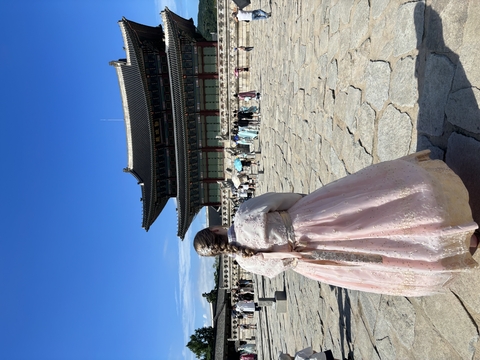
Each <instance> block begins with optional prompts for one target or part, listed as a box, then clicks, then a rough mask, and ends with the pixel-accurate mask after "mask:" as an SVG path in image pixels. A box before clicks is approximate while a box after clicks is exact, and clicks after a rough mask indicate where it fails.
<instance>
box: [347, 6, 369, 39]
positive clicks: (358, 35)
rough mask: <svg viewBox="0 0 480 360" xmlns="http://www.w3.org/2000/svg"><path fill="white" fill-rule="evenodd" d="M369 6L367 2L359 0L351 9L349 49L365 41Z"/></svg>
mask: <svg viewBox="0 0 480 360" xmlns="http://www.w3.org/2000/svg"><path fill="white" fill-rule="evenodd" d="M369 16H370V6H369V4H368V0H360V1H359V2H358V3H357V4H356V5H355V7H354V9H353V15H352V29H353V30H352V33H351V35H352V36H351V39H350V47H351V48H356V47H358V46H360V45H361V44H362V43H363V41H365V39H366V37H367V32H368V24H369Z"/></svg>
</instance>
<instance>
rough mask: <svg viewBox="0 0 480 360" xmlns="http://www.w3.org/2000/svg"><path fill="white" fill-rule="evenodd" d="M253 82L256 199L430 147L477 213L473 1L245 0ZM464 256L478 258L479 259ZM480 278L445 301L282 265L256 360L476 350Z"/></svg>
mask: <svg viewBox="0 0 480 360" xmlns="http://www.w3.org/2000/svg"><path fill="white" fill-rule="evenodd" d="M256 8H262V9H264V10H265V11H268V12H269V11H271V12H272V18H271V19H268V20H266V21H253V22H251V23H249V24H248V26H249V27H250V33H249V37H250V43H249V44H241V45H253V46H255V50H254V51H252V52H251V53H249V54H248V56H249V57H250V59H249V61H250V63H249V64H250V69H251V70H250V83H251V85H250V86H251V87H252V88H256V89H258V90H259V91H261V93H262V104H261V112H262V126H261V133H260V136H261V138H260V145H261V152H262V154H261V155H262V158H261V166H262V167H263V171H264V176H263V181H262V182H261V183H260V184H259V188H258V193H262V192H267V191H287V192H290V191H294V192H300V193H308V192H311V191H313V190H315V189H316V188H318V187H320V186H323V185H325V184H328V183H329V182H331V181H334V180H336V179H338V178H341V177H343V176H345V175H347V174H349V173H354V172H356V171H358V170H360V169H362V168H364V167H366V166H368V165H370V164H373V163H377V162H380V161H385V160H390V159H394V158H397V157H400V156H403V155H406V154H408V153H412V152H415V151H416V150H421V149H426V148H429V149H431V150H432V154H433V157H435V158H441V159H444V160H445V161H446V162H447V163H448V164H449V165H450V166H451V167H452V168H453V169H454V170H455V171H456V172H457V173H458V174H459V175H460V176H461V177H462V179H463V181H464V182H465V184H466V186H467V188H468V189H469V192H470V195H471V199H472V200H471V205H472V209H473V212H474V218H475V219H476V221H477V222H478V221H479V218H480V216H479V215H480V201H479V200H480V181H478V183H479V184H478V185H477V181H475V180H476V176H475V175H476V174H478V173H480V172H479V170H480V161H479V158H478V154H480V142H479V140H480V112H479V109H478V101H479V100H480V90H479V89H480V67H478V66H475V65H476V63H477V61H476V59H478V58H479V56H480V46H479V45H480V1H477V0H462V1H458V0H432V1H429V0H427V1H400V0H323V1H322V0H303V1H302V0H270V1H264V0H262V1H258V0H253V1H252V5H251V6H249V9H256ZM475 258H476V259H477V261H479V260H480V255H479V254H478V253H477V254H476V256H475ZM479 275H480V273H478V272H476V273H472V274H466V275H463V276H462V277H461V278H460V279H459V281H457V282H456V283H454V284H453V285H452V286H451V291H450V292H448V293H447V294H446V295H441V296H432V297H424V298H403V297H392V296H380V295H372V294H368V293H361V292H357V291H346V290H343V289H339V288H335V287H330V286H328V285H325V284H319V283H317V282H314V281H310V280H308V279H305V278H303V277H301V276H298V275H296V274H295V273H293V272H287V273H286V274H284V275H283V276H278V277H277V278H275V279H273V280H268V279H263V278H257V287H258V295H259V296H265V297H271V296H272V295H273V292H274V291H275V290H283V289H285V290H286V292H287V295H288V305H289V311H288V313H287V314H279V315H277V314H276V313H275V312H274V310H272V309H267V310H265V311H262V312H260V314H259V319H258V321H259V323H260V324H261V326H260V329H259V330H258V333H257V342H258V347H259V358H260V359H275V358H276V356H277V353H278V351H284V352H288V353H290V354H293V353H295V351H297V350H299V349H302V348H304V347H306V346H313V348H314V350H317V351H319V350H321V349H332V350H333V352H334V354H335V356H336V358H341V357H344V358H347V357H348V356H353V357H354V358H355V359H368V360H370V359H382V360H383V359H400V358H403V359H474V358H480V351H477V348H479V346H480V344H479V330H478V324H479V323H480V296H479V295H478V292H479V291H480V276H479Z"/></svg>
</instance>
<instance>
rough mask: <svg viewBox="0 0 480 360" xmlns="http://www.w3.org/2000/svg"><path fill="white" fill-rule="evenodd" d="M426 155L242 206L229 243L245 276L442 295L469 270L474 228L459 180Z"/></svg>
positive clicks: (412, 293) (385, 164) (471, 263)
mask: <svg viewBox="0 0 480 360" xmlns="http://www.w3.org/2000/svg"><path fill="white" fill-rule="evenodd" d="M428 154H429V152H428V151H424V152H420V153H416V154H412V155H409V156H407V157H403V158H401V159H397V160H393V161H388V162H384V163H380V164H376V165H372V166H370V167H368V168H365V169H363V170H361V171H359V172H358V173H356V174H353V175H350V176H347V177H345V178H343V179H340V180H337V181H335V182H333V183H331V184H328V185H327V186H324V187H322V188H320V189H318V190H316V191H315V192H313V193H311V194H309V195H307V196H305V197H303V196H302V195H299V194H288V193H285V194H276V193H268V194H264V195H261V196H258V197H256V198H253V199H251V200H249V201H247V202H245V203H243V204H242V205H241V206H240V208H239V209H238V211H237V213H236V215H235V221H234V224H235V225H234V227H232V228H231V230H230V231H229V234H230V235H229V236H230V238H231V241H233V242H236V243H237V244H239V245H243V246H246V247H249V248H251V249H255V250H256V251H257V253H256V255H254V256H252V257H248V258H244V257H239V256H237V257H236V260H237V261H238V263H239V264H240V266H242V267H243V268H245V269H246V270H247V271H251V272H253V273H256V274H259V275H264V276H267V277H274V276H276V275H277V274H279V273H281V272H282V271H284V270H286V269H292V270H293V271H295V272H297V273H299V274H302V275H304V276H306V277H309V278H311V279H314V280H317V281H321V282H324V283H327V284H330V285H335V286H340V287H344V288H348V289H354V290H361V291H367V292H374V293H380V294H390V295H402V296H423V295H432V294H437V293H442V292H444V291H445V289H446V286H447V285H448V283H449V282H450V281H451V280H452V279H454V278H455V277H456V276H457V274H459V273H461V272H464V271H467V270H470V269H473V268H476V267H477V266H478V264H477V263H476V262H475V260H473V258H472V256H471V255H470V253H469V244H470V238H471V236H472V234H473V232H474V230H475V229H476V228H477V227H478V226H477V224H476V223H475V222H474V221H473V219H472V214H471V210H470V207H469V205H468V192H467V190H466V189H465V186H464V185H463V183H462V181H461V180H460V178H459V177H458V176H457V175H456V174H455V173H454V172H453V171H452V170H450V169H449V168H448V166H447V165H446V164H445V163H444V162H443V161H440V160H430V159H429V156H428Z"/></svg>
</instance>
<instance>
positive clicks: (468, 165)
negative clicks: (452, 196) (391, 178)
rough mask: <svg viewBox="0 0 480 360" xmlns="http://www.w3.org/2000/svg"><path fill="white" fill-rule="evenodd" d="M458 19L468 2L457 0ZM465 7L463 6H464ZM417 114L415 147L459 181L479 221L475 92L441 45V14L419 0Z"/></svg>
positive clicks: (479, 127) (479, 128)
mask: <svg viewBox="0 0 480 360" xmlns="http://www.w3.org/2000/svg"><path fill="white" fill-rule="evenodd" d="M458 5H459V9H458V12H459V14H460V18H462V16H463V15H464V17H463V18H464V19H466V18H467V10H468V6H466V5H465V4H462V3H459V4H458ZM467 5H468V4H467ZM415 28H416V33H417V48H418V51H419V53H418V57H417V61H416V71H415V75H416V77H417V81H418V93H419V99H418V104H419V112H418V120H417V130H418V141H417V150H424V149H430V150H431V151H432V154H431V157H432V158H436V159H442V160H444V161H445V162H446V163H447V164H448V165H449V166H450V168H452V169H453V171H455V173H457V174H458V175H459V176H460V178H461V179H462V180H463V182H464V184H465V186H466V187H467V189H468V191H469V194H470V206H471V208H472V211H473V217H474V220H475V221H476V222H477V223H480V181H479V179H477V177H478V174H480V156H479V155H480V142H479V140H480V135H479V134H480V110H479V108H478V103H477V100H476V97H475V95H477V96H478V93H480V90H478V89H477V88H475V87H473V86H472V84H471V83H470V81H469V80H468V78H467V75H466V73H465V69H464V67H463V65H462V63H461V61H460V56H459V55H458V54H456V53H455V52H454V51H452V50H451V49H450V48H448V47H447V46H446V44H445V39H444V33H443V24H442V19H441V17H440V15H439V14H438V13H437V12H436V11H435V10H434V9H432V7H431V6H425V4H424V3H418V4H417V7H416V11H415Z"/></svg>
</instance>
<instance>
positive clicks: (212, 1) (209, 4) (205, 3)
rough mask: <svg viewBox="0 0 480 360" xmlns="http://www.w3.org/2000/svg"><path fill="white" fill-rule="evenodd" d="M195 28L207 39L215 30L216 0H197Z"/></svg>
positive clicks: (209, 38)
mask: <svg viewBox="0 0 480 360" xmlns="http://www.w3.org/2000/svg"><path fill="white" fill-rule="evenodd" d="M197 24H198V25H197V29H198V31H200V33H201V34H202V35H203V37H204V38H205V39H207V40H211V39H212V35H211V34H210V33H212V32H213V33H216V32H217V0H199V3H198V19H197Z"/></svg>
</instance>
